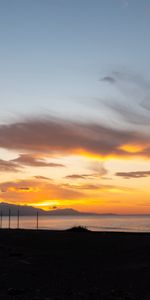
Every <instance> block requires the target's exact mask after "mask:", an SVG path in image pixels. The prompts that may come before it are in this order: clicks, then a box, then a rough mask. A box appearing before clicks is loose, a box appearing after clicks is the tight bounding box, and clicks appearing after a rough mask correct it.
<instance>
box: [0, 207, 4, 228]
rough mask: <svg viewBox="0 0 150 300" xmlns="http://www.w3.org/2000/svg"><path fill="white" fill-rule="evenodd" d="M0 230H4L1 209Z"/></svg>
mask: <svg viewBox="0 0 150 300" xmlns="http://www.w3.org/2000/svg"><path fill="white" fill-rule="evenodd" d="M0 218H1V219H0V228H3V211H2V209H1V217H0Z"/></svg>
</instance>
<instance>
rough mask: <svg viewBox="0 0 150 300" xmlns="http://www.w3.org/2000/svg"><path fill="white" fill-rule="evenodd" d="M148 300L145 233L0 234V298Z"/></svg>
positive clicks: (149, 255) (149, 259)
mask: <svg viewBox="0 0 150 300" xmlns="http://www.w3.org/2000/svg"><path fill="white" fill-rule="evenodd" d="M8 299H12V300H19V299H20V300H30V299H31V300H54V299H55V300H56V299H57V300H59V299H61V300H63V299H66V300H67V299H72V300H74V299H79V300H80V299H93V300H95V299H98V300H103V299H108V300H112V299H113V300H121V299H126V300H129V299H141V300H143V299H144V300H146V299H147V300H149V299H150V234H145V233H142V234H135V233H134V234H126V233H94V232H93V233H92V232H67V231H62V232H60V231H40V230H39V231H31V230H18V231H17V230H0V300H8Z"/></svg>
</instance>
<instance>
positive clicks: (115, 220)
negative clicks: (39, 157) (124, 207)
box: [2, 216, 150, 232]
mask: <svg viewBox="0 0 150 300" xmlns="http://www.w3.org/2000/svg"><path fill="white" fill-rule="evenodd" d="M36 224H37V223H36V217H33V216H32V217H20V226H19V227H20V228H26V229H27V228H28V229H29V228H30V229H36ZM79 225H80V226H86V227H87V228H88V229H90V230H92V231H126V232H150V216H143V217H142V216H107V217H106V216H94V217H93V216H92V217H89V216H86V217H85V216H84V217H81V216H80V217H74V216H59V217H58V216H57V217H56V216H50V217H48V216H39V228H40V229H60V230H63V229H67V228H70V227H73V226H79ZM2 227H3V228H8V217H3V222H2ZM16 227H17V217H11V228H16Z"/></svg>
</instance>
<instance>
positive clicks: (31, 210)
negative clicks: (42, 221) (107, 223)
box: [0, 202, 114, 216]
mask: <svg viewBox="0 0 150 300" xmlns="http://www.w3.org/2000/svg"><path fill="white" fill-rule="evenodd" d="M18 209H19V213H20V215H21V216H33V215H35V214H36V213H37V212H38V213H39V214H40V215H48V216H87V215H88V216H96V215H97V216H99V215H100V214H96V213H89V212H88V213H87V212H79V211H77V210H75V209H72V208H65V209H53V210H49V211H45V210H43V209H39V208H35V207H32V206H27V205H15V204H9V203H4V202H1V203H0V211H2V213H3V216H8V214H9V210H11V215H12V216H16V215H17V213H18ZM104 215H114V214H104Z"/></svg>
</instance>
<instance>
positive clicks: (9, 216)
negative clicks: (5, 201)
mask: <svg viewBox="0 0 150 300" xmlns="http://www.w3.org/2000/svg"><path fill="white" fill-rule="evenodd" d="M10 218H11V210H10V209H9V215H8V229H10Z"/></svg>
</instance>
